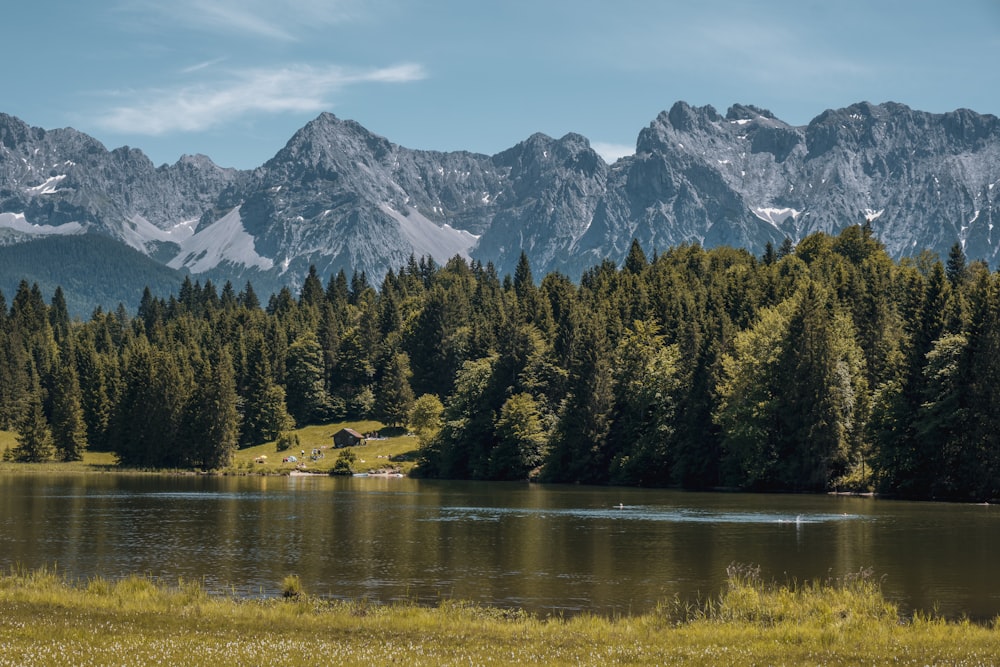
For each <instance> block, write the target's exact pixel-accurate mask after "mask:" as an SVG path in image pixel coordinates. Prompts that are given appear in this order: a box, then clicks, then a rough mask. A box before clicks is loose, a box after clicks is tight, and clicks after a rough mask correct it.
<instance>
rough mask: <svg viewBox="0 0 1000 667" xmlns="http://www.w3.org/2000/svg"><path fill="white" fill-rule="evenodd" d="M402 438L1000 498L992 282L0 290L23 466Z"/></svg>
mask: <svg viewBox="0 0 1000 667" xmlns="http://www.w3.org/2000/svg"><path fill="white" fill-rule="evenodd" d="M368 418H371V419H377V420H379V421H381V422H383V423H385V424H387V425H396V426H404V425H409V426H411V427H412V428H413V429H414V430H416V431H417V432H418V433H419V434H420V435H421V446H420V464H419V466H418V468H417V472H418V473H419V474H421V475H424V476H429V477H444V478H469V479H483V480H487V479H492V480H519V479H527V478H529V477H531V478H537V479H539V480H541V481H548V482H571V483H586V484H622V485H639V486H680V487H683V488H717V487H726V488H739V489H751V490H790V491H815V492H820V491H827V490H838V489H839V490H850V491H867V490H874V491H877V492H880V493H884V494H888V495H893V496H898V497H909V498H942V499H961V500H970V499H975V500H986V499H995V498H998V497H1000V276H998V275H997V274H993V273H991V272H990V271H989V269H988V268H987V267H986V265H985V264H983V263H981V262H967V261H966V258H965V256H964V255H963V253H962V250H961V247H960V246H959V245H957V244H956V246H955V247H954V248H953V249H952V252H951V253H950V254H949V256H948V257H947V258H946V259H945V261H941V260H940V259H939V258H937V257H935V256H931V255H928V254H926V253H925V254H924V255H920V256H918V257H916V258H914V259H907V260H903V261H899V262H897V261H894V260H892V259H891V258H890V257H889V256H888V255H887V254H886V252H885V250H884V248H883V247H882V246H881V245H880V243H879V242H878V241H877V240H876V239H875V238H873V236H872V234H871V230H870V229H869V228H868V227H867V226H859V225H854V226H851V227H848V228H846V229H845V230H844V231H843V232H842V233H841V234H840V235H839V236H829V235H826V234H822V233H820V234H815V235H812V236H809V237H807V238H805V239H803V240H802V241H801V242H799V243H798V245H797V246H794V247H793V246H792V244H791V243H790V242H789V241H786V242H785V243H784V244H783V245H782V246H781V247H779V248H773V247H770V246H769V247H768V248H767V250H766V251H765V253H764V254H763V256H761V257H755V256H754V255H752V254H750V253H748V252H747V251H744V250H736V249H733V248H725V247H723V248H716V249H712V250H705V249H703V248H701V247H699V246H697V245H690V246H682V247H678V248H674V249H671V250H669V251H666V252H663V253H662V254H656V255H654V256H651V257H650V256H647V255H646V254H645V253H644V251H643V249H642V248H641V247H639V245H638V244H636V243H633V245H632V248H631V251H630V252H629V254H628V257H627V259H626V261H625V263H624V265H623V266H622V267H618V266H616V265H615V264H613V263H611V262H605V263H603V264H600V265H598V266H595V267H593V268H591V269H590V270H589V271H587V272H586V273H585V274H584V275H583V276H582V278H581V280H580V281H579V283H574V282H571V281H570V280H569V279H568V278H567V277H565V276H563V275H560V274H549V275H547V276H544V277H543V278H542V279H541V280H536V278H535V277H534V276H533V275H532V272H531V267H530V266H529V264H528V262H527V260H526V259H525V257H524V256H523V255H522V257H521V262H520V263H519V264H518V266H517V269H516V271H515V273H514V275H513V276H502V277H501V276H498V275H497V273H496V272H495V271H494V270H493V267H492V266H491V265H486V266H483V265H481V264H479V263H473V264H471V265H470V264H469V263H467V262H466V261H464V260H462V259H461V258H455V259H452V260H451V261H449V262H448V263H447V264H446V265H444V266H438V265H436V264H435V262H434V261H433V260H429V259H419V260H418V259H416V258H411V260H410V261H409V262H408V263H407V265H406V266H403V267H400V269H399V270H398V272H390V273H389V274H388V275H387V276H386V277H385V279H384V280H383V281H382V283H381V285H379V286H373V285H370V284H369V283H368V280H367V278H366V276H365V275H364V274H360V275H359V274H354V275H353V276H351V277H350V278H348V277H347V276H346V275H345V274H344V273H343V272H341V273H339V274H338V275H336V276H332V277H330V278H329V280H328V281H327V282H326V284H324V283H323V280H322V279H321V278H320V277H319V276H318V275H317V274H316V272H315V271H311V272H310V274H309V276H308V277H307V278H306V279H305V281H304V282H303V284H302V285H301V287H300V289H299V290H298V293H297V294H296V293H294V292H293V291H292V290H290V289H287V288H285V289H282V290H281V291H280V292H278V293H277V294H274V295H273V296H271V297H270V298H269V299H268V300H267V302H266V303H263V302H262V301H261V300H260V299H259V298H258V296H257V295H256V294H255V293H254V290H253V287H252V285H251V284H249V283H248V284H246V285H245V286H243V287H242V289H240V288H234V287H233V286H232V285H231V284H229V283H227V284H225V285H224V286H222V287H221V289H220V288H218V287H217V286H216V285H214V284H212V283H211V282H210V281H206V282H205V284H201V283H199V282H192V280H191V279H190V278H188V279H185V281H184V283H183V284H182V285H181V286H180V289H179V291H178V293H177V294H176V295H173V296H171V297H170V298H169V299H162V298H158V297H154V296H152V294H151V293H150V291H149V290H148V289H147V290H146V291H145V292H144V294H143V296H142V300H141V303H140V305H139V308H138V311H137V313H136V314H135V315H134V316H133V315H130V314H129V313H128V312H127V311H126V309H125V308H124V307H119V308H118V309H117V310H116V311H113V312H105V311H103V310H101V309H98V310H96V311H95V312H94V313H93V314H92V316H91V317H90V318H89V319H88V320H87V321H80V320H73V319H71V318H70V316H69V313H68V310H67V307H66V303H65V299H64V296H63V294H62V291H61V290H59V289H56V290H55V293H54V294H53V296H52V297H51V299H50V300H49V301H48V302H47V301H46V299H45V297H44V296H43V295H42V293H41V291H40V290H39V288H38V287H37V286H29V285H28V284H27V283H25V282H22V283H21V285H20V286H19V288H18V290H17V292H16V293H15V294H13V295H12V300H11V302H10V306H9V307H8V305H7V301H6V298H5V297H3V296H2V295H0V429H5V430H12V431H15V432H16V433H17V442H18V444H17V447H16V448H14V449H13V450H11V451H10V452H9V453H8V455H9V456H10V457H12V458H14V459H17V460H23V461H37V460H47V459H49V458H57V459H63V460H74V459H78V458H79V457H80V456H81V453H82V452H83V451H84V449H85V448H92V449H97V450H110V451H113V452H114V453H115V455H116V456H117V458H118V460H119V461H120V462H121V464H123V465H127V466H137V467H148V468H165V467H170V468H174V467H196V468H203V469H218V468H224V467H225V466H226V465H228V464H229V462H230V460H231V456H232V453H233V452H234V451H235V449H236V448H238V447H240V446H250V445H256V444H260V443H263V442H269V441H271V440H274V439H276V438H277V437H278V436H279V435H280V434H281V433H283V432H285V431H287V430H289V429H291V428H293V427H294V426H296V425H299V426H301V425H305V424H310V423H323V422H329V421H338V420H349V419H368Z"/></svg>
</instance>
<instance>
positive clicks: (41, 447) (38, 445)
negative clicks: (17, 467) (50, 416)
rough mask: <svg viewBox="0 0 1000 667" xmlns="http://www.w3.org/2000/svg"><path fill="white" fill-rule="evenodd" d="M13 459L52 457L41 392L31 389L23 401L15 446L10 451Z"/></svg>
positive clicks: (50, 439)
mask: <svg viewBox="0 0 1000 667" xmlns="http://www.w3.org/2000/svg"><path fill="white" fill-rule="evenodd" d="M12 454H13V457H14V460H15V461H19V462H23V463H38V462H41V461H48V460H49V459H50V458H52V432H51V431H50V430H49V424H48V422H47V421H46V420H45V413H44V412H43V411H42V397H41V394H40V393H39V392H38V391H37V390H35V391H32V392H31V393H30V394H29V396H28V397H27V399H26V401H25V406H24V411H23V413H22V415H21V418H20V420H19V421H18V424H17V447H15V448H14V451H13V452H12Z"/></svg>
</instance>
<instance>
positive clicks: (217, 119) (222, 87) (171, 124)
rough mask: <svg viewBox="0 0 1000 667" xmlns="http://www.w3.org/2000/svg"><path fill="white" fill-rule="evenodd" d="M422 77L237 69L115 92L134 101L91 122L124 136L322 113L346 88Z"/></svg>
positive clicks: (403, 69) (396, 69)
mask: <svg viewBox="0 0 1000 667" xmlns="http://www.w3.org/2000/svg"><path fill="white" fill-rule="evenodd" d="M425 76H426V74H425V72H424V69H423V68H422V67H421V66H420V65H416V64H401V65H396V66H393V67H385V68H377V69H354V68H346V67H340V66H337V65H330V66H327V67H312V66H309V65H292V66H288V67H280V68H257V69H246V70H237V71H233V72H230V78H229V79H228V80H226V81H212V82H203V83H199V84H193V85H185V86H180V87H177V88H173V89H169V88H154V89H149V90H143V91H138V92H132V93H120V95H121V96H130V97H134V98H136V99H135V101H134V102H131V103H128V104H123V105H120V106H117V107H114V108H112V109H111V110H110V111H108V112H107V113H105V114H103V115H102V116H101V117H100V118H97V119H96V120H95V122H96V123H97V124H98V125H101V126H102V127H104V128H106V129H108V130H112V131H115V132H121V133H123V134H132V133H134V134H145V135H154V136H155V135H163V134H168V133H171V132H178V131H180V132H198V131H201V130H205V129H207V128H210V127H214V126H216V125H220V124H224V123H227V122H230V121H232V120H233V119H235V118H239V117H241V116H244V115H247V114H252V113H260V112H263V113H282V112H312V111H321V110H324V109H327V108H329V107H330V106H331V101H330V95H331V94H332V93H335V92H336V91H338V90H340V89H343V88H345V87H346V86H351V85H357V84H361V83H370V82H375V83H404V82H408V81H417V80H420V79H423V78H425Z"/></svg>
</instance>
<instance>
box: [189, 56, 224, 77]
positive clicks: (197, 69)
mask: <svg viewBox="0 0 1000 667" xmlns="http://www.w3.org/2000/svg"><path fill="white" fill-rule="evenodd" d="M226 60H227V59H226V58H213V59H212V60H206V61H205V62H201V63H195V64H194V65H190V66H188V67H184V68H183V69H181V74H194V73H195V72H200V71H201V70H204V69H208V68H210V67H215V66H216V65H218V64H219V63H222V62H225V61H226Z"/></svg>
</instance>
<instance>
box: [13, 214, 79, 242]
mask: <svg viewBox="0 0 1000 667" xmlns="http://www.w3.org/2000/svg"><path fill="white" fill-rule="evenodd" d="M0 229H12V230H14V231H15V232H21V233H22V234H31V235H33V236H50V235H53V234H58V235H62V236H68V235H71V234H82V233H83V232H84V226H83V225H81V224H80V223H79V222H66V223H63V224H61V225H36V224H33V223H30V222H28V220H27V219H26V218H25V217H24V214H23V213H0Z"/></svg>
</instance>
